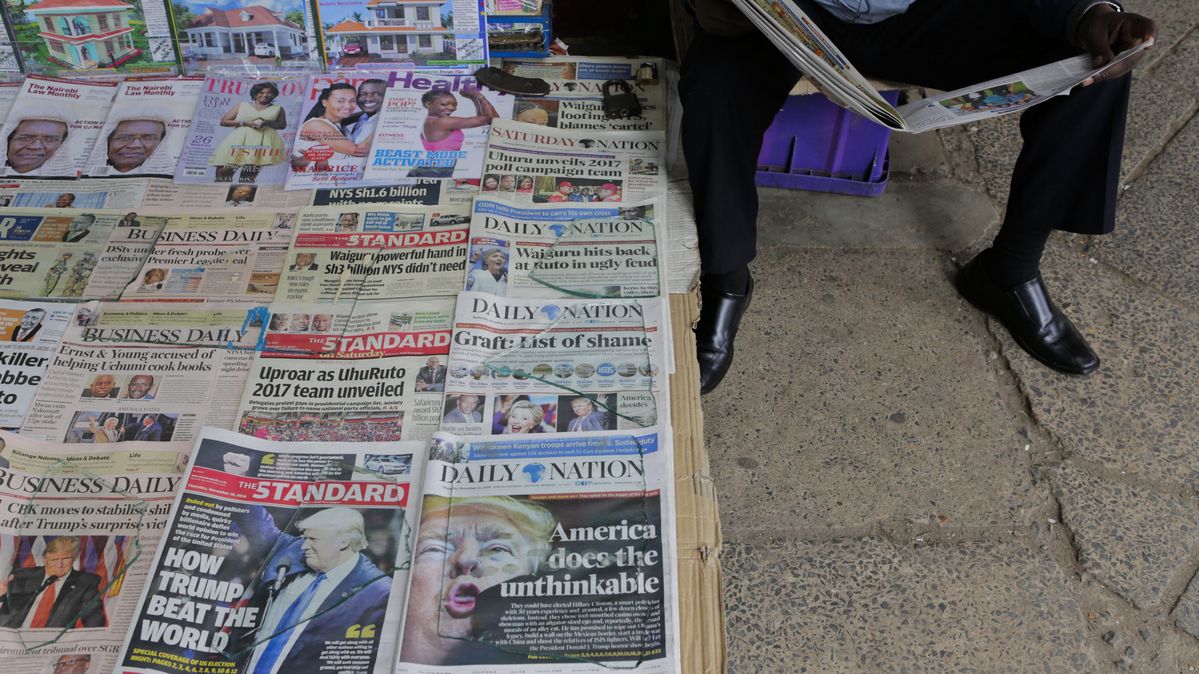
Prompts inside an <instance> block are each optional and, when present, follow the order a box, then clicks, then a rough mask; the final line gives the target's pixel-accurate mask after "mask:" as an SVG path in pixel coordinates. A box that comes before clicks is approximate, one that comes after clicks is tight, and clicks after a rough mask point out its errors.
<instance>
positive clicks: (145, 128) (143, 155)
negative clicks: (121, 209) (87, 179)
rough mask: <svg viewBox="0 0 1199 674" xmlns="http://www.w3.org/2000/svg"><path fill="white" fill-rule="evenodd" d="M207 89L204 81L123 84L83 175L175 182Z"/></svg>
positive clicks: (158, 80) (184, 79) (159, 80)
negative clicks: (149, 178) (203, 93)
mask: <svg viewBox="0 0 1199 674" xmlns="http://www.w3.org/2000/svg"><path fill="white" fill-rule="evenodd" d="M203 85H204V78H203V77H178V78H144V79H143V78H131V79H127V80H125V81H124V82H122V83H121V86H120V88H119V89H118V90H117V95H116V99H115V100H114V101H113V105H112V109H111V110H110V111H109V113H108V119H106V120H105V121H104V128H103V129H101V130H100V135H99V138H98V139H97V142H96V144H95V146H94V147H93V148H92V153H91V158H90V159H89V160H88V162H87V164H86V166H85V167H84V170H83V175H87V176H93V177H96V178H104V177H114V178H130V177H142V176H158V177H161V178H170V177H172V176H174V175H175V166H176V165H178V163H179V155H180V153H182V152H183V141H184V140H185V139H186V137H187V131H188V128H189V127H190V126H191V119H192V115H193V114H194V113H195V110H196V103H197V101H199V100H200V91H201V89H202V87H203Z"/></svg>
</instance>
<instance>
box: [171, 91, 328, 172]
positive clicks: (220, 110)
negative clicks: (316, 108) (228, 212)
mask: <svg viewBox="0 0 1199 674" xmlns="http://www.w3.org/2000/svg"><path fill="white" fill-rule="evenodd" d="M303 100H304V79H303V78H277V79H257V78H253V77H224V76H221V75H209V76H208V77H207V78H205V80H204V88H203V91H202V92H201V94H200V101H199V103H198V104H197V105H196V111H195V114H194V115H193V117H192V123H191V129H189V130H188V132H187V140H185V141H184V143H183V153H182V154H181V155H180V156H179V164H178V166H177V167H176V169H175V182H179V183H194V184H213V183H232V182H237V183H241V184H250V185H282V184H283V181H284V180H285V179H286V177H287V149H288V148H289V147H291V144H292V140H293V139H294V137H295V129H296V122H297V117H298V115H299V114H300V104H301V102H302V101H303Z"/></svg>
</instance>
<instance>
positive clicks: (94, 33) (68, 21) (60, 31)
mask: <svg viewBox="0 0 1199 674" xmlns="http://www.w3.org/2000/svg"><path fill="white" fill-rule="evenodd" d="M25 15H26V16H28V17H29V20H30V21H33V22H36V23H37V26H38V37H40V38H41V39H42V41H43V42H45V43H46V49H47V50H48V51H49V55H50V59H51V60H53V61H55V62H56V63H59V64H62V65H65V66H68V67H70V68H76V69H78V70H88V69H91V68H105V67H116V66H119V65H120V64H122V63H124V62H125V61H128V60H129V59H131V58H134V57H136V56H137V55H139V54H140V53H141V50H140V49H137V48H136V47H134V46H133V28H132V27H130V25H129V20H130V18H131V17H133V16H135V15H134V13H133V5H129V4H126V3H124V2H121V1H120V0H41V2H38V3H36V4H33V5H30V6H28V7H26V8H25Z"/></svg>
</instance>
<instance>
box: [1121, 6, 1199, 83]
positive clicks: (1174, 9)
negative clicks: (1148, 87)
mask: <svg viewBox="0 0 1199 674" xmlns="http://www.w3.org/2000/svg"><path fill="white" fill-rule="evenodd" d="M1123 4H1124V9H1125V10H1127V11H1129V12H1136V13H1137V14H1143V15H1145V16H1147V17H1149V18H1151V19H1153V21H1154V22H1155V23H1156V24H1157V44H1155V45H1154V46H1153V48H1152V49H1150V50H1149V53H1148V54H1147V55H1146V56H1145V60H1144V62H1142V64H1141V66H1140V67H1145V66H1148V67H1151V68H1152V67H1156V64H1157V63H1158V62H1159V61H1161V60H1162V59H1164V58H1166V57H1167V56H1169V54H1170V52H1171V51H1172V48H1173V47H1174V46H1175V45H1176V44H1178V42H1179V41H1180V40H1181V39H1182V38H1183V37H1184V36H1187V35H1188V34H1190V33H1191V31H1193V30H1194V29H1195V27H1196V26H1197V25H1199V13H1197V12H1196V11H1195V2H1194V0H1124V2H1123Z"/></svg>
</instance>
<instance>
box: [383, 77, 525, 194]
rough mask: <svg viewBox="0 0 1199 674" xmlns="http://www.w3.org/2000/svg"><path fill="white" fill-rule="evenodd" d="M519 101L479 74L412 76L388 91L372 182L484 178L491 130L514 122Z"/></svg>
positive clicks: (400, 78) (397, 79)
mask: <svg viewBox="0 0 1199 674" xmlns="http://www.w3.org/2000/svg"><path fill="white" fill-rule="evenodd" d="M512 105H513V97H512V96H511V95H509V94H505V93H503V92H499V91H495V90H492V89H487V88H483V87H480V86H479V84H478V82H477V81H476V80H475V78H474V75H470V74H466V73H462V74H447V73H429V72H422V71H408V72H404V73H396V76H395V78H394V81H393V82H392V83H391V86H390V87H389V88H388V89H387V98H386V100H385V101H384V102H383V112H382V115H381V117H380V119H379V127H378V133H377V134H376V137H375V144H374V147H373V149H372V150H371V155H370V161H369V162H368V163H367V165H366V179H367V180H370V181H389V182H398V181H401V180H405V179H411V178H439V179H449V178H458V179H472V178H473V179H478V178H479V176H480V175H481V174H482V173H483V154H484V150H485V148H486V147H487V130H488V129H489V128H490V125H491V122H492V121H493V120H495V119H497V118H500V119H509V118H511V117H512Z"/></svg>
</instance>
